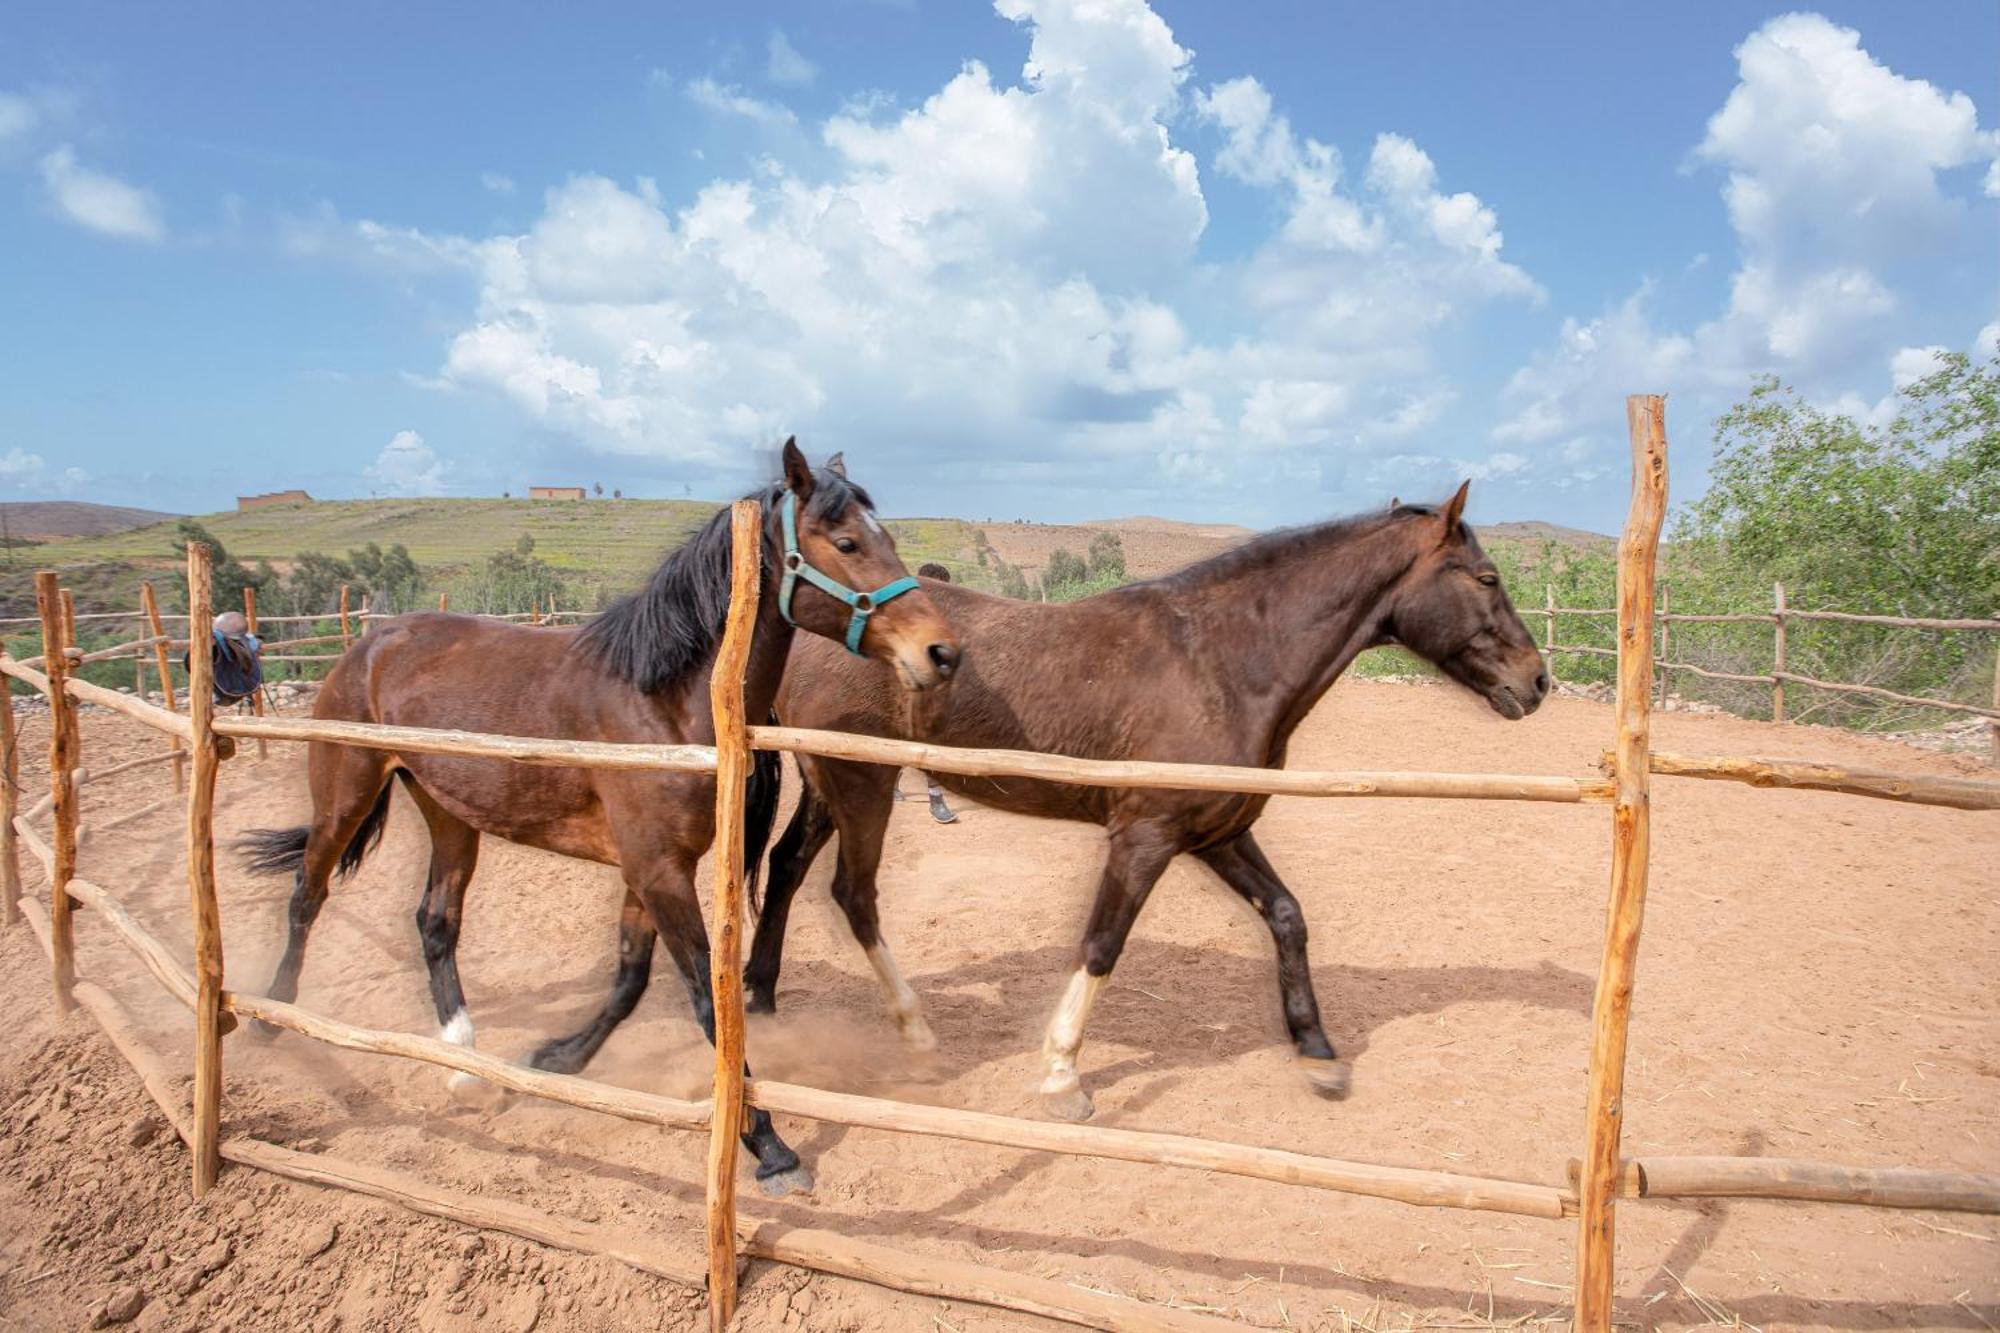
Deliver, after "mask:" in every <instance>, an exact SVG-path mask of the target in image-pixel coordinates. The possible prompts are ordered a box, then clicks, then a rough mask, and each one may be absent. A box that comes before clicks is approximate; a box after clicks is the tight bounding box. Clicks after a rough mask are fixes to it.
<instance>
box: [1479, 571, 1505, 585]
mask: <svg viewBox="0 0 2000 1333" xmlns="http://www.w3.org/2000/svg"><path fill="white" fill-rule="evenodd" d="M1479 581H1480V582H1481V583H1483V584H1485V585H1486V586H1487V587H1489V588H1497V587H1499V586H1500V576H1499V575H1498V574H1481V575H1480V576H1479Z"/></svg>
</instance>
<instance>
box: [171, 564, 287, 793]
mask: <svg viewBox="0 0 2000 1333" xmlns="http://www.w3.org/2000/svg"><path fill="white" fill-rule="evenodd" d="M243 619H244V620H245V621H247V622H249V628H250V632H251V633H252V634H255V633H256V632H257V587H256V585H255V584H249V583H246V584H244V585H243ZM188 637H189V638H190V639H192V638H193V637H194V635H193V634H192V633H190V634H189V635H188ZM260 656H261V654H260ZM250 711H251V712H253V713H255V714H256V715H257V716H258V717H262V716H264V687H263V686H261V685H260V686H258V687H257V688H256V689H254V690H252V691H250ZM270 756H271V747H270V745H269V744H268V743H267V742H265V741H264V740H262V739H261V738H260V739H259V740H258V742H257V757H258V758H259V759H268V758H270Z"/></svg>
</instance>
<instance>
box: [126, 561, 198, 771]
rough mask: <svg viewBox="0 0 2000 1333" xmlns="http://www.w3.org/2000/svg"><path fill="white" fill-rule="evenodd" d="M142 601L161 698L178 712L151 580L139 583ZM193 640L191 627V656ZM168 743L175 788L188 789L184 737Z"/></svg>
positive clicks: (190, 654) (169, 709)
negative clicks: (171, 748)
mask: <svg viewBox="0 0 2000 1333" xmlns="http://www.w3.org/2000/svg"><path fill="white" fill-rule="evenodd" d="M139 604H140V606H142V607H144V608H145V611H146V626H147V629H146V632H147V633H148V634H150V635H152V636H153V640H154V642H153V660H154V665H155V666H156V667H158V668H159V672H160V699H161V702H163V703H165V704H166V707H167V711H168V712H169V713H178V712H179V711H180V707H179V705H177V704H176V703H175V702H174V665H173V658H172V657H171V656H170V655H169V654H168V652H167V645H166V635H167V631H166V628H165V626H164V625H163V624H162V623H161V621H160V602H159V599H158V598H156V597H154V596H153V585H152V583H151V582H150V581H148V582H145V583H141V584H140V585H139ZM194 642H195V638H194V631H193V630H192V629H190V630H189V631H188V644H189V652H188V656H189V657H193V656H194V652H193V644H194ZM167 744H168V745H169V746H171V747H173V751H174V791H175V792H181V791H184V790H186V789H187V759H186V757H185V756H184V755H183V754H182V753H181V738H180V737H178V736H169V737H167Z"/></svg>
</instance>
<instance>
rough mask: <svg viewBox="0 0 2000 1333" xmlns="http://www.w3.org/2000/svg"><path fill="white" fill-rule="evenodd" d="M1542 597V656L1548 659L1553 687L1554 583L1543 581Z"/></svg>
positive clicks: (1552, 685) (1554, 674)
mask: <svg viewBox="0 0 2000 1333" xmlns="http://www.w3.org/2000/svg"><path fill="white" fill-rule="evenodd" d="M1542 599H1543V605H1544V606H1546V607H1547V608H1548V609H1547V610H1546V611H1544V612H1542V615H1543V616H1544V617H1545V620H1544V623H1543V626H1542V629H1543V633H1542V656H1544V657H1546V658H1548V659H1549V685H1550V687H1551V688H1553V687H1554V685H1555V683H1556V585H1555V584H1553V583H1544V584H1543V585H1542Z"/></svg>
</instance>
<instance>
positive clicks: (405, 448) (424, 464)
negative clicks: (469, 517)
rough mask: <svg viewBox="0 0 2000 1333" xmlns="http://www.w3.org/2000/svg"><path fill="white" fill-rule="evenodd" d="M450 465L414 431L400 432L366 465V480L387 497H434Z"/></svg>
mask: <svg viewBox="0 0 2000 1333" xmlns="http://www.w3.org/2000/svg"><path fill="white" fill-rule="evenodd" d="M450 471H451V464H450V463H449V462H447V461H446V460H444V459H442V458H440V457H438V454H437V451H436V450H435V449H432V448H431V447H430V446H429V445H428V444H425V443H424V437H423V436H421V435H419V434H417V432H415V431H413V430H399V431H397V432H396V433H395V435H394V436H393V437H391V439H390V440H389V442H388V443H387V444H385V445H383V446H382V452H381V453H379V454H377V455H376V456H375V461H374V462H373V463H372V464H370V465H369V468H368V480H369V481H370V482H371V483H373V484H374V486H375V487H376V488H377V489H378V490H381V491H385V492H387V493H388V494H390V495H436V494H438V493H439V492H441V491H443V490H444V489H445V485H446V482H445V478H446V476H447V474H449V473H450Z"/></svg>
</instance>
